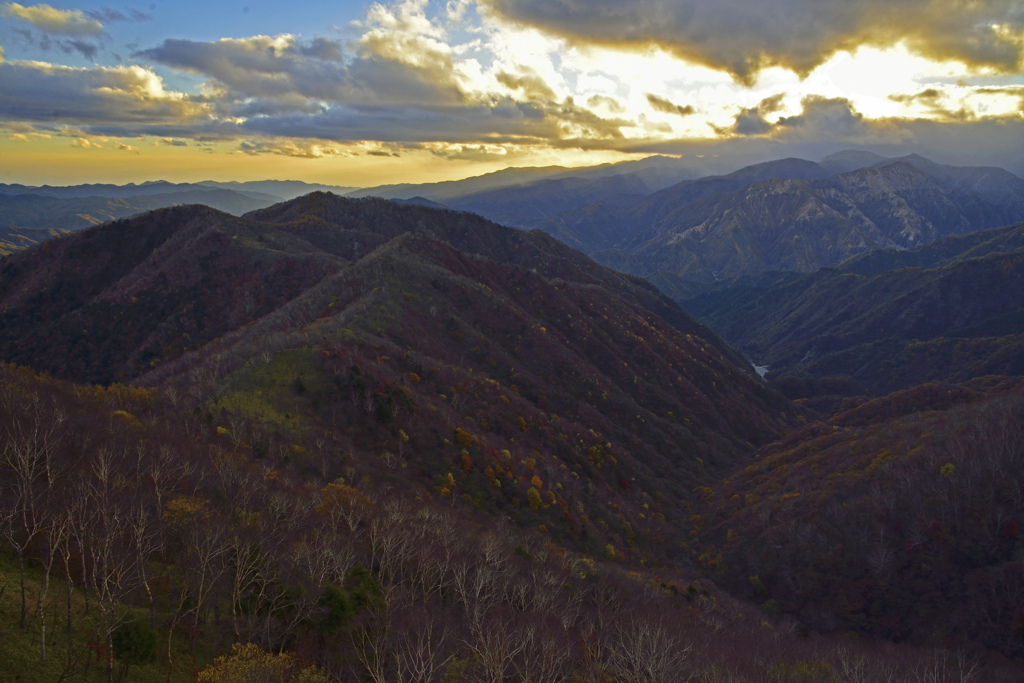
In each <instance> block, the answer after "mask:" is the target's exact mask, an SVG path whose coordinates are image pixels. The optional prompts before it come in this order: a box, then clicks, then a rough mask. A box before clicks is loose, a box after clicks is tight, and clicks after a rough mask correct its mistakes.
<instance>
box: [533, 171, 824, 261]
mask: <svg viewBox="0 0 1024 683" xmlns="http://www.w3.org/2000/svg"><path fill="white" fill-rule="evenodd" d="M827 175H828V173H827V172H826V171H825V170H824V169H822V168H821V167H820V166H819V165H818V164H815V163H813V162H810V161H804V160H802V159H780V160H778V161H770V162H766V163H762V164H756V165H754V166H748V167H745V168H742V169H740V170H738V171H735V172H733V173H730V174H728V175H724V176H713V177H708V178H700V179H697V180H686V181H683V182H681V183H677V184H675V185H672V186H670V187H667V188H665V189H663V190H660V191H658V192H655V193H654V194H652V195H650V196H649V197H645V198H635V197H613V198H605V199H603V200H601V201H599V202H596V203H594V204H591V205H588V206H584V207H581V208H579V209H577V210H574V211H569V212H566V213H563V214H559V215H556V216H553V217H552V218H551V219H550V220H549V221H547V222H546V223H544V224H543V225H541V226H539V227H540V228H541V229H543V230H545V231H547V232H549V233H551V234H552V235H554V236H556V237H558V238H559V239H561V240H562V241H564V242H566V243H568V244H573V245H579V248H580V249H582V250H583V251H585V252H587V253H593V252H598V251H601V250H604V249H609V248H612V247H620V246H623V244H624V243H625V242H626V241H629V240H637V236H638V235H641V234H645V233H646V232H647V231H648V230H649V229H650V228H651V226H654V225H657V224H659V223H660V222H662V221H664V220H666V219H667V217H668V216H669V215H671V214H672V213H673V212H674V211H677V210H678V209H680V208H681V207H683V206H686V205H688V204H691V203H693V202H697V201H699V200H701V199H706V198H708V197H712V196H715V195H717V194H721V193H728V192H734V191H736V190H739V189H741V188H743V187H746V186H747V185H750V184H751V183H756V182H760V181H765V180H770V179H777V178H795V179H803V180H807V179H814V178H824V177H826V176H827Z"/></svg>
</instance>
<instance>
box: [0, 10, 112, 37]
mask: <svg viewBox="0 0 1024 683" xmlns="http://www.w3.org/2000/svg"><path fill="white" fill-rule="evenodd" d="M0 14H3V16H5V17H11V18H12V19H18V20H19V21H24V22H26V23H28V24H31V25H32V26H33V27H35V28H37V29H39V30H40V31H43V32H45V33H52V34H54V35H62V36H79V37H80V36H95V35H99V34H100V33H102V32H103V24H101V23H100V22H98V21H96V20H95V19H90V18H88V17H86V16H85V13H84V12H82V11H81V10H61V9H56V8H54V7H51V6H49V5H33V6H31V7H25V6H22V5H19V4H18V3H16V2H8V3H6V4H5V5H3V7H2V8H0Z"/></svg>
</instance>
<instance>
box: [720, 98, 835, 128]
mask: <svg viewBox="0 0 1024 683" xmlns="http://www.w3.org/2000/svg"><path fill="white" fill-rule="evenodd" d="M785 97H786V94H785V93H779V94H777V95H772V96H771V97H766V98H764V99H763V100H761V101H760V102H759V103H758V105H757V106H756V107H751V108H749V109H743V110H741V111H740V113H739V114H737V115H736V120H735V122H734V123H733V125H732V127H731V128H721V127H716V126H712V128H714V130H715V132H716V133H718V134H719V135H720V136H725V135H730V134H731V135H740V136H755V135H765V134H766V133H770V132H771V131H772V128H773V126H772V124H771V123H769V122H768V120H767V119H766V118H765V117H766V116H768V115H770V114H774V113H776V112H778V111H780V110H781V109H782V108H783V100H784V99H785ZM847 104H849V103H847ZM812 106H813V105H812ZM805 108H806V103H805Z"/></svg>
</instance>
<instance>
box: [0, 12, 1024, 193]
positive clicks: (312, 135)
mask: <svg viewBox="0 0 1024 683" xmlns="http://www.w3.org/2000/svg"><path fill="white" fill-rule="evenodd" d="M841 149H865V150H870V151H875V152H877V153H882V154H886V155H890V156H895V155H900V154H906V153H910V152H917V153H921V154H924V155H925V156H929V157H930V158H932V159H934V160H936V161H939V162H943V163H952V164H971V165H996V166H1003V167H1006V168H1009V169H1010V170H1013V171H1014V172H1017V173H1024V1H1022V0H631V1H630V2H625V1H623V0H383V1H381V2H372V3H370V2H361V1H355V0H335V1H332V2H326V1H319V0H318V1H305V0H292V1H290V2H272V1H269V0H240V1H235V0H215V1H209V0H207V1H206V2H195V1H193V0H177V1H175V2H167V1H156V0H154V1H147V0H143V1H142V2H138V3H129V4H103V3H102V2H99V3H96V2H84V1H82V2H53V3H52V4H30V3H28V2H26V3H16V2H6V0H0V182H5V183H15V182H17V183H25V184H43V183H49V184H73V183H81V182H118V183H123V182H141V181H146V180H156V179H165V180H170V181H175V182H186V181H199V180H208V179H212V180H256V179H297V180H306V181H308V182H319V183H329V184H336V185H344V186H373V185H379V184H384V183H394V182H431V181H439V180H452V179H457V178H462V177H467V176H472V175H480V174H482V173H487V172H491V171H495V170H499V169H502V168H506V167H510V166H547V165H562V166H584V165H594V164H601V163H609V162H619V161H629V160H636V159H642V158H644V157H646V156H649V155H652V154H665V155H672V156H677V157H682V158H684V159H690V160H691V161H693V162H694V163H697V164H699V163H700V160H702V159H708V160H709V159H711V158H714V157H719V158H723V157H725V156H728V157H729V158H735V159H736V160H737V165H740V162H741V161H742V162H754V161H762V160H766V159H770V158H781V157H785V156H803V157H804V158H812V157H814V156H817V158H821V157H823V156H824V155H826V154H828V153H831V152H834V151H838V150H841Z"/></svg>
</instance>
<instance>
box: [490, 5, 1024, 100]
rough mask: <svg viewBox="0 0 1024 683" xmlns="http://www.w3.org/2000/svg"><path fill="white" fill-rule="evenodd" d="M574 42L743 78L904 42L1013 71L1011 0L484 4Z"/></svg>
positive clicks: (1018, 23)
mask: <svg viewBox="0 0 1024 683" xmlns="http://www.w3.org/2000/svg"><path fill="white" fill-rule="evenodd" d="M483 1H484V2H486V3H487V4H488V5H489V6H491V7H492V8H493V9H495V10H496V11H497V12H498V13H499V14H501V15H503V16H505V17H507V18H508V19H511V20H513V21H516V22H519V23H523V24H527V25H532V26H536V27H539V28H541V29H544V30H548V31H553V32H555V33H558V34H561V35H564V36H567V37H569V38H570V39H573V40H576V41H579V42H582V43H596V44H606V45H632V46H637V47H646V46H650V45H658V46H660V47H662V48H664V49H666V50H668V51H670V52H672V53H675V54H676V55H679V56H681V57H685V58H687V59H691V60H694V61H697V62H699V63H702V64H706V65H708V66H711V67H713V68H717V69H724V70H726V71H729V72H730V73H732V74H733V75H734V76H736V77H737V78H738V79H740V80H742V81H750V80H752V79H753V77H754V76H755V75H756V73H757V72H758V71H759V70H760V69H762V68H764V67H766V66H771V65H779V66H783V67H787V68H791V69H793V70H794V71H796V72H797V73H800V74H806V73H808V72H810V71H811V70H812V69H814V67H815V66H817V65H819V64H821V63H822V62H823V61H825V60H826V59H828V57H829V56H830V55H832V54H834V53H835V52H836V51H838V50H850V49H854V48H856V47H857V46H860V45H875V46H889V45H894V44H896V43H898V42H900V41H904V42H905V43H906V44H907V46H908V47H909V48H910V49H911V50H913V51H915V52H918V53H920V54H923V55H926V56H928V57H933V58H942V59H957V60H961V61H964V62H965V63H967V64H969V65H972V66H976V67H980V66H987V67H994V68H996V69H999V70H1002V71H1007V72H1012V71H1014V70H1015V69H1018V68H1019V67H1020V65H1021V62H1022V51H1024V43H1022V42H1021V40H1020V38H1019V36H1020V34H1021V31H1022V29H1024V9H1022V6H1021V3H1020V0H988V1H986V2H965V1H964V0H900V1H899V2H892V0H760V1H759V2H750V0H635V1H634V2H628V3H626V2H621V0H587V1H586V2H581V1H580V0H483Z"/></svg>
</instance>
